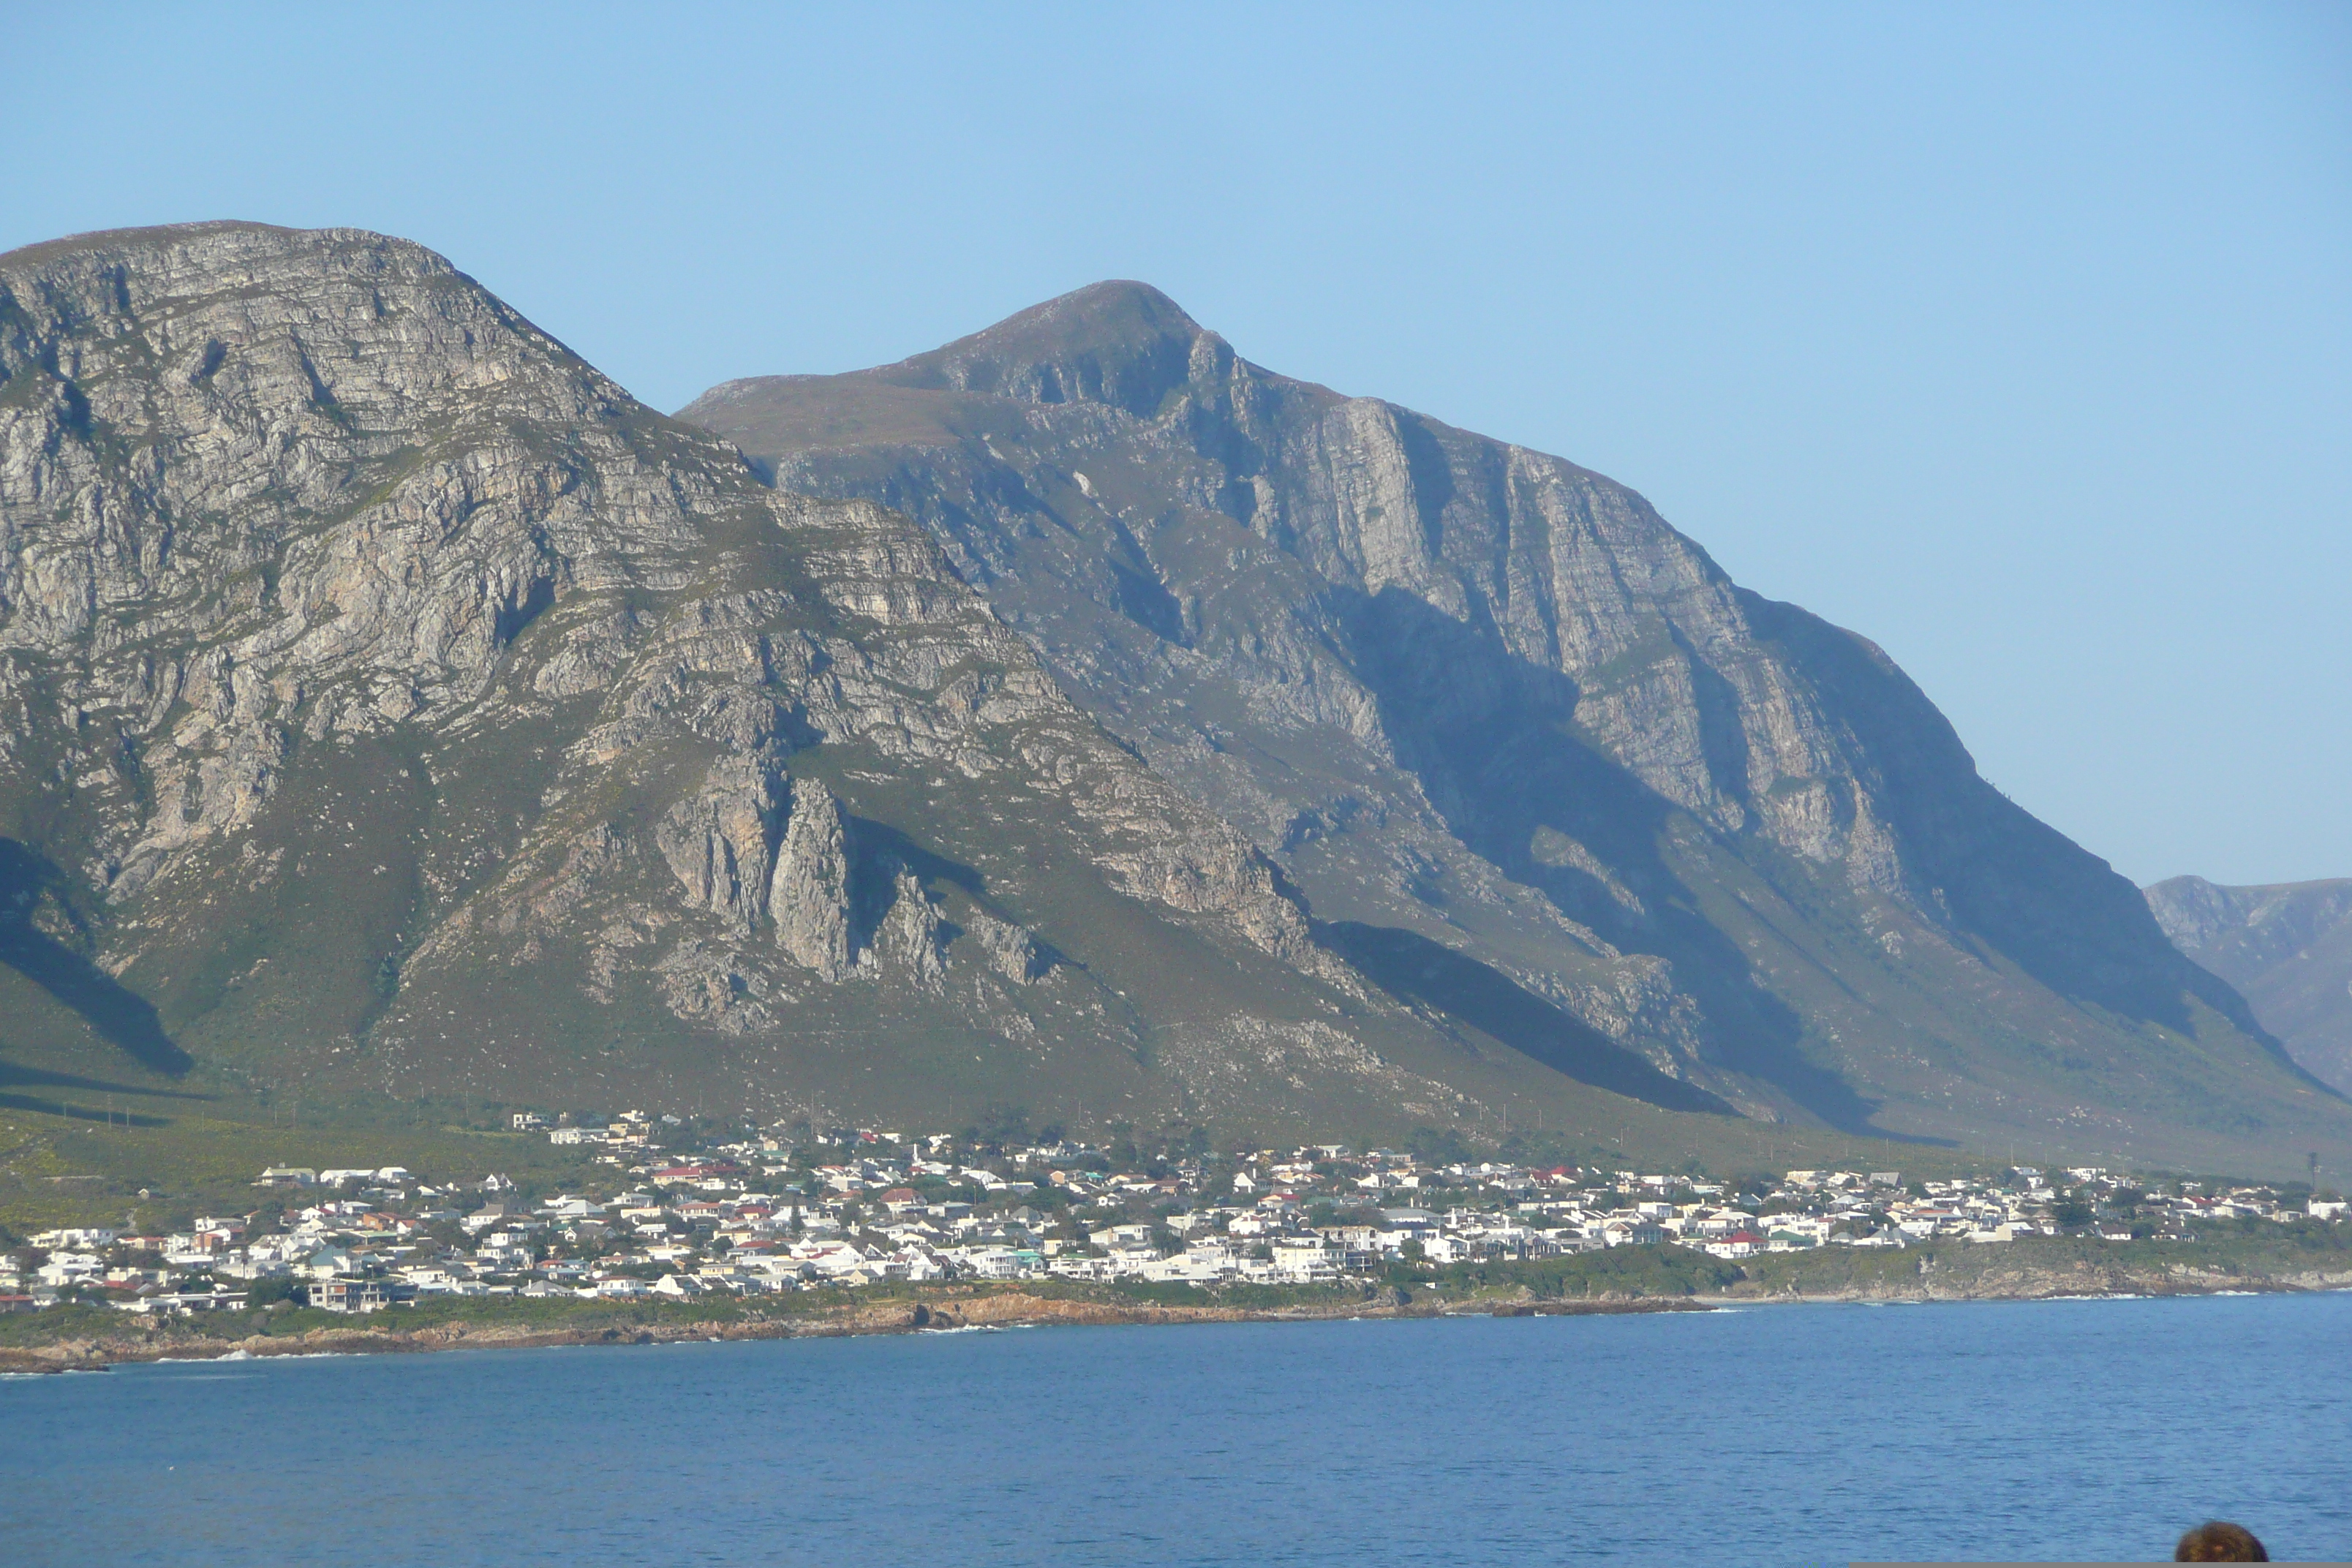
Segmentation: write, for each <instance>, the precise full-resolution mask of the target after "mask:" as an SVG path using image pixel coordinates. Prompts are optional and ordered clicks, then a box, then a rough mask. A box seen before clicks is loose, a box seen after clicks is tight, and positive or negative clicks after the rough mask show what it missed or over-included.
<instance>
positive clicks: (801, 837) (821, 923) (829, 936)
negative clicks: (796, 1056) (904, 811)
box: [768, 780, 856, 980]
mask: <svg viewBox="0 0 2352 1568" xmlns="http://www.w3.org/2000/svg"><path fill="white" fill-rule="evenodd" d="M768 907H769V908H770V909H771V910H772V911H774V914H775V920H776V942H777V945H779V946H780V947H782V949H783V950H784V951H785V952H788V953H790V954H791V955H792V958H793V963H798V964H801V965H802V966H803V967H805V968H808V969H814V971H816V973H817V974H818V976H819V978H821V979H824V980H839V979H840V978H841V977H842V976H844V975H845V974H847V973H849V968H850V965H851V964H852V963H854V962H855V961H856V952H855V951H854V950H853V949H852V948H851V946H850V940H849V833H848V827H847V825H846V824H845V822H844V821H843V820H842V815H841V803H840V802H839V801H837V800H835V798H834V797H833V792H832V791H830V790H828V789H826V788H825V787H824V785H823V784H817V783H815V782H814V781H813V780H802V781H799V782H797V783H795V784H793V814H792V822H791V825H790V826H788V827H787V828H786V829H785V832H784V843H783V850H782V854H780V855H779V856H778V857H777V859H776V880H775V887H774V889H773V890H772V892H771V893H770V894H769V896H768Z"/></svg>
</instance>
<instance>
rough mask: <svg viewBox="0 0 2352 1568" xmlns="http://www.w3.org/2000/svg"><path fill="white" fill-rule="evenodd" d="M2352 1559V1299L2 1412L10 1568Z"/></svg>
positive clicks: (506, 1360) (1909, 1315) (260, 1394)
mask: <svg viewBox="0 0 2352 1568" xmlns="http://www.w3.org/2000/svg"><path fill="white" fill-rule="evenodd" d="M2213 1517H2221V1518H2227V1519H2233V1520H2236V1521H2240V1522H2241V1523H2243V1524H2245V1525H2246V1526H2248V1527H2249V1528H2250V1529H2252V1530H2253V1531H2254V1532H2255V1533H2256V1534H2257V1535H2259V1536H2261V1537H2262V1538H2263V1540H2264V1542H2266V1543H2267V1544H2268V1545H2269V1547H2270V1549H2271V1554H2272V1556H2273V1558H2275V1559H2280V1560H2286V1559H2297V1558H2300V1559H2319V1560H2327V1559H2344V1558H2347V1557H2352V1294H2315V1295H2294V1296H2234V1297H2232V1296H2225V1297H2208V1298H2199V1299H2171V1300H2112V1299H2111V1300H2056V1301H2038V1302H1984V1303H1963V1304H1948V1305H1918V1306H1900V1305H1897V1306H1856V1305H1840V1306H1828V1305H1810V1306H1758V1307H1752V1308H1740V1309H1735V1310H1724V1311H1711V1312H1687V1313H1658V1314H1651V1315H1643V1316H1622V1317H1549V1318H1543V1317H1534V1318H1484V1317H1480V1318H1449V1319H1407V1320H1402V1321H1339V1322H1314V1323H1232V1324H1203V1325H1197V1326H1186V1327H1152V1328H1092V1327H1088V1328H1039V1329H1014V1330H997V1331H970V1330H966V1331H952V1332H941V1333H913V1334H905V1335H894V1336H886V1337H876V1338H864V1339H812V1340H772V1341H755V1342H740V1341H739V1342H727V1343H716V1342H712V1343H703V1342H695V1343H688V1344H678V1345H658V1346H642V1347H639V1346H630V1347H618V1348H601V1347H600V1348H593V1349H591V1348H579V1349H560V1350H517V1351H469V1352H446V1353H435V1354H413V1355H373V1356H321V1357H305V1358H284V1359H269V1360H253V1361H238V1362H213V1363H170V1364H161V1365H138V1366H124V1367H119V1368H117V1369H115V1370H114V1371H112V1372H109V1373H103V1374H100V1373H85V1374H67V1375H52V1376H46V1377H17V1378H9V1379H6V1380H5V1381H0V1563H12V1564H25V1565H32V1564H48V1563H74V1564H83V1563H129V1564H146V1563H154V1564H172V1565H175V1568H176V1565H180V1564H207V1565H209V1564H216V1563H232V1564H238V1565H250V1564H274V1563H305V1564H310V1563H352V1564H364V1565H367V1568H396V1565H402V1564H411V1563H414V1564H420V1565H422V1564H434V1565H436V1568H446V1565H451V1564H477V1563H478V1564H493V1563H495V1564H508V1563H563V1564H572V1565H578V1564H589V1563H631V1564H639V1563H665V1564H667V1563H763V1564H764V1563H789V1564H800V1563H808V1564H826V1565H828V1568H833V1565H841V1564H868V1563H873V1564H899V1563H904V1564H941V1565H947V1564H955V1565H965V1564H993V1563H1051V1564H1120V1565H1132V1564H1160V1563H1169V1564H1178V1563H1181V1564H1236V1565H1238V1564H1253V1565H1255V1564H1273V1563H1315V1564H1322V1563H1349V1564H1382V1565H1387V1564H1424V1563H1425V1564H1449V1565H1451V1564H1461V1565H1465V1568H1467V1565H1477V1568H1486V1565H1490V1564H1491V1565H1502V1564H1511V1565H1515V1568H1516V1565H1524V1564H1537V1563H1566V1562H1570V1561H1584V1560H1590V1559H1596V1558H1599V1559H1608V1560H1612V1561H1617V1562H1624V1563H1820V1562H1844V1561H1849V1560H1853V1559H1876V1560H1884V1559H1921V1558H1926V1559H1954V1558H1958V1559H1978V1560H1982V1559H2011V1560H2019V1559H2022V1560H2032V1559H2044V1560H2048V1559H2058V1560H2084V1559H2138V1560H2142V1561H2150V1560H2161V1559H2166V1558H2168V1557H2169V1556H2170V1554H2171V1549H2172V1543H2173V1542H2174V1540H2175V1539H2176V1538H2177V1537H2178V1535H2179V1532H2180V1531H2182V1530H2184V1529H2186V1528H2188V1527H2189V1526H2191V1525H2194V1524H2197V1523H2199V1522H2200V1521H2204V1520H2206V1519H2208V1518H2213Z"/></svg>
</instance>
